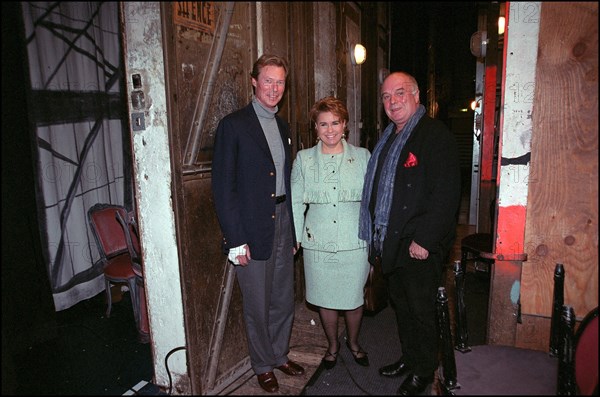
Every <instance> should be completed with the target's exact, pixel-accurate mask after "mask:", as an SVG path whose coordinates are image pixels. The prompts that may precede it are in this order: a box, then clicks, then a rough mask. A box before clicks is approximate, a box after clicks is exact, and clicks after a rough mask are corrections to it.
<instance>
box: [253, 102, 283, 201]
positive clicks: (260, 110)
mask: <svg viewBox="0 0 600 397" xmlns="http://www.w3.org/2000/svg"><path fill="white" fill-rule="evenodd" d="M252 107H254V111H255V112H256V115H257V116H258V121H260V126H261V127H262V130H263V133H264V134H265V138H266V139H267V142H268V144H269V149H270V150H271V156H273V163H274V164H275V176H276V182H275V183H276V195H277V196H281V195H283V194H285V184H284V183H285V181H284V180H283V175H284V171H283V166H284V161H285V157H284V151H283V142H282V141H281V134H280V132H279V127H278V126H277V121H276V120H275V114H277V112H278V111H279V108H278V107H277V106H276V107H275V110H270V109H267V108H265V107H264V106H263V105H262V104H261V103H260V102H259V101H258V100H257V99H256V97H254V98H253V99H252Z"/></svg>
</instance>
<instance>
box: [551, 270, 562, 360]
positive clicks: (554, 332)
mask: <svg viewBox="0 0 600 397" xmlns="http://www.w3.org/2000/svg"><path fill="white" fill-rule="evenodd" d="M564 285H565V268H564V266H563V264H562V263H557V264H556V267H555V268H554V298H553V301H552V320H551V321H550V356H552V357H556V356H557V355H558V348H559V345H560V342H561V341H560V328H561V326H560V316H561V312H562V307H563V304H564V301H565V298H564Z"/></svg>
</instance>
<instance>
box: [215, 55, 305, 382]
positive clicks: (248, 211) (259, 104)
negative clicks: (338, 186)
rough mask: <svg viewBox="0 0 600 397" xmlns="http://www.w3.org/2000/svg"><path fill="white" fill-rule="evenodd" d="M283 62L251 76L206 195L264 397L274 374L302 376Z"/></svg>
mask: <svg viewBox="0 0 600 397" xmlns="http://www.w3.org/2000/svg"><path fill="white" fill-rule="evenodd" d="M287 74H288V66H287V61H286V60H285V59H284V58H281V57H279V56H276V55H269V54H265V55H262V56H261V57H260V58H259V59H258V60H257V61H256V62H255V63H254V66H253V69H252V73H251V74H250V76H251V77H252V86H253V87H254V98H253V99H252V102H251V103H250V104H249V105H247V106H246V107H244V108H242V109H240V110H237V111H235V112H233V113H231V114H229V115H227V116H225V117H224V118H223V119H222V120H221V121H220V122H219V125H218V127H217V132H216V135H215V146H214V156H213V163H212V189H213V196H214V202H215V208H216V211H217V217H218V219H219V223H220V225H221V231H222V233H223V250H224V252H225V253H226V254H227V255H228V258H229V260H230V261H231V262H232V263H233V264H234V265H236V266H235V271H236V276H237V280H238V283H239V286H240V289H241V292H242V300H243V312H244V321H245V324H246V335H247V339H248V349H249V355H250V362H251V365H252V369H253V370H254V372H255V373H256V375H257V378H258V383H259V384H260V386H261V387H262V388H263V389H264V390H265V391H267V392H276V391H278V390H279V384H278V382H277V378H276V377H275V374H274V373H273V369H274V368H277V369H278V370H280V371H282V372H283V373H285V374H287V375H291V376H296V375H302V374H303V373H304V369H303V368H302V367H301V366H300V365H298V364H296V363H294V362H293V361H291V360H289V359H288V356H287V354H288V352H289V341H290V336H291V331H292V323H293V320H294V308H295V304H294V254H295V251H296V238H295V234H294V223H293V222H294V221H293V217H292V206H291V202H292V200H291V187H290V175H291V164H292V150H291V149H292V147H291V145H292V142H291V138H290V129H289V126H288V125H287V123H286V122H284V121H283V120H282V119H281V118H280V117H278V116H277V111H278V110H279V108H278V106H277V104H278V103H279V102H280V101H281V99H282V98H283V94H284V91H285V83H286V78H287Z"/></svg>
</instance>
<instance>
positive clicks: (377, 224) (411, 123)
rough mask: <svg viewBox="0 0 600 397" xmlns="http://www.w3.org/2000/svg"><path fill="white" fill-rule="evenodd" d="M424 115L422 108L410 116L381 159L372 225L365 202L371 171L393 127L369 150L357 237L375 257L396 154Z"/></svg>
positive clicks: (368, 198) (385, 221) (379, 248)
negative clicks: (372, 250)
mask: <svg viewBox="0 0 600 397" xmlns="http://www.w3.org/2000/svg"><path fill="white" fill-rule="evenodd" d="M424 114H425V107H424V106H423V105H419V106H418V107H417V111H416V112H415V113H414V114H413V115H412V116H411V118H410V119H409V120H408V122H407V123H406V125H405V126H404V128H403V129H402V131H400V132H399V133H398V135H399V137H398V138H399V139H395V140H394V143H392V146H391V147H390V150H389V152H388V154H387V156H386V157H385V160H384V163H383V166H382V169H381V176H380V178H379V185H378V186H377V202H376V203H375V220H374V222H372V221H371V214H370V211H369V202H370V201H371V193H372V191H373V180H374V178H375V171H376V170H377V163H378V161H379V155H380V154H381V150H382V149H383V147H384V146H385V143H386V142H387V140H388V138H389V137H390V135H392V134H393V133H394V130H395V127H396V126H395V124H394V123H390V125H388V126H387V128H386V129H385V131H384V132H383V137H382V138H381V139H380V140H379V142H377V145H375V149H373V154H372V155H371V158H370V160H369V164H368V166H367V173H366V175H365V185H364V188H363V193H362V201H361V204H360V219H359V229H358V237H359V238H361V239H363V240H365V241H367V242H369V244H370V243H371V242H372V243H373V247H374V249H375V251H376V252H377V253H379V254H381V252H382V250H383V241H384V240H385V234H386V232H387V226H388V223H389V217H390V208H391V206H392V195H393V194H394V180H395V177H396V167H397V165H398V159H399V158H400V153H401V152H402V148H403V147H404V144H405V143H406V141H407V140H408V138H409V137H410V134H411V133H412V131H413V129H414V128H415V126H416V125H417V123H418V122H419V120H421V117H423V115H424ZM373 226H374V227H373ZM373 229H374V230H373Z"/></svg>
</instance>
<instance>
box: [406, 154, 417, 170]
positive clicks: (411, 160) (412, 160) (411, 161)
mask: <svg viewBox="0 0 600 397" xmlns="http://www.w3.org/2000/svg"><path fill="white" fill-rule="evenodd" d="M417 164H419V162H418V161H417V156H415V155H414V154H412V152H410V153H408V158H407V159H406V162H405V163H404V166H405V167H406V168H408V167H416V166H417Z"/></svg>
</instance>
